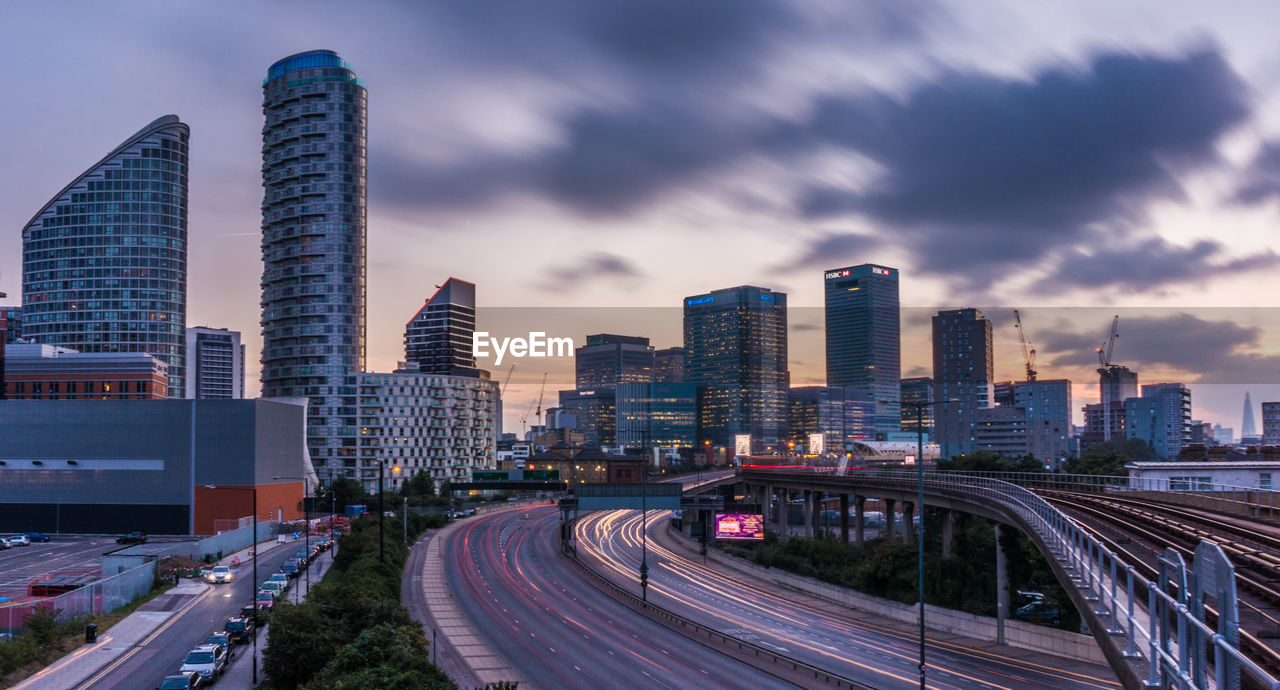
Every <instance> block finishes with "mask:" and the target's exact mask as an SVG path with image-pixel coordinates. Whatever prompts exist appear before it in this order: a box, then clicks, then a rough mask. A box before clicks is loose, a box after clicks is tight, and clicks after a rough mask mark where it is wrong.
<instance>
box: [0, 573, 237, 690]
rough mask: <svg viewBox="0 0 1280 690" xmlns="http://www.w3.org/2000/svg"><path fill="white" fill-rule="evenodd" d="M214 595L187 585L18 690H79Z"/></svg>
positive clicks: (196, 585)
mask: <svg viewBox="0 0 1280 690" xmlns="http://www.w3.org/2000/svg"><path fill="white" fill-rule="evenodd" d="M211 591H213V590H212V588H211V587H210V586H209V585H207V584H205V583H203V582H200V581H198V580H188V581H186V582H183V583H181V584H179V585H177V586H176V587H174V588H173V589H170V590H169V591H168V592H165V593H164V594H162V595H160V596H158V597H156V598H155V599H153V600H151V601H149V602H147V603H146V604H143V605H142V606H141V607H139V608H138V610H137V611H134V612H133V613H131V614H129V615H128V616H125V618H124V619H123V620H121V621H120V622H119V623H116V624H115V625H113V626H111V627H110V628H109V629H107V630H106V631H105V632H103V633H102V634H101V635H99V636H98V641H97V642H95V643H93V644H86V645H82V646H81V647H80V648H79V649H77V650H75V651H74V652H71V653H70V654H68V655H66V656H64V657H62V658H61V659H59V660H58V661H55V662H54V663H52V664H50V665H49V666H48V667H46V668H45V669H44V670H42V671H40V672H39V673H37V674H35V675H33V676H31V677H30V678H27V679H26V680H24V681H22V682H21V683H19V684H17V685H16V686H14V687H15V689H16V688H22V689H23V690H26V689H28V688H30V689H32V690H34V689H35V688H72V687H75V686H77V685H79V684H80V683H83V682H84V681H85V680H88V679H89V678H90V677H92V676H93V675H94V674H95V673H97V672H98V671H100V670H102V669H103V668H106V666H107V665H108V664H110V663H111V662H113V661H115V660H116V659H117V658H118V657H119V656H120V655H121V654H124V653H125V652H127V651H128V650H129V649H131V648H132V647H134V646H136V645H138V644H141V643H142V642H143V641H144V640H146V639H147V638H148V637H151V636H152V635H155V634H157V633H159V632H160V631H162V630H164V629H165V628H166V627H168V625H171V624H172V620H171V619H176V617H177V615H178V614H179V613H181V612H182V611H185V610H186V609H187V608H188V607H189V606H191V605H193V604H194V603H195V602H196V601H199V600H200V599H201V598H202V597H204V596H207V595H208V594H209V592H211Z"/></svg>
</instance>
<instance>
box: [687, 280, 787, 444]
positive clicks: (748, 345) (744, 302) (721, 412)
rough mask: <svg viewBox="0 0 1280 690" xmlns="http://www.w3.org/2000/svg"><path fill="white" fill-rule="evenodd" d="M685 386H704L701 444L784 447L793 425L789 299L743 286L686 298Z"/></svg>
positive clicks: (699, 408)
mask: <svg viewBox="0 0 1280 690" xmlns="http://www.w3.org/2000/svg"><path fill="white" fill-rule="evenodd" d="M684 351H685V359H684V374H685V383H692V384H695V385H698V386H701V387H702V388H701V390H700V391H699V395H698V400H699V405H698V443H699V444H702V443H704V442H706V441H710V442H711V444H712V445H715V446H725V447H733V444H734V443H735V440H736V439H735V438H734V437H735V436H738V435H750V436H751V444H752V448H753V452H756V451H769V450H779V449H780V444H781V443H782V442H784V441H785V436H786V428H787V388H788V386H789V380H790V374H789V373H788V371H787V296H786V295H785V294H784V293H781V292H774V291H772V290H769V289H768V288H760V287H753V286H750V285H743V286H740V287H733V288H726V289H723V290H714V291H712V292H709V293H705V294H701V295H693V296H691V297H686V298H685V299H684Z"/></svg>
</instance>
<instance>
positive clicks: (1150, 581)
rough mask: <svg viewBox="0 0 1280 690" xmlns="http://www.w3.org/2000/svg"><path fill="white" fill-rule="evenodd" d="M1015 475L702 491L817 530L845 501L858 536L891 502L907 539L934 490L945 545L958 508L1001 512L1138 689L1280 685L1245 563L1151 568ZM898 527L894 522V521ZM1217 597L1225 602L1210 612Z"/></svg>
mask: <svg viewBox="0 0 1280 690" xmlns="http://www.w3.org/2000/svg"><path fill="white" fill-rule="evenodd" d="M1013 479H1014V478H1013V477H1009V476H1003V477H996V476H987V475H983V474H978V473H944V472H923V473H922V472H918V471H912V470H864V469H842V468H835V467H769V468H752V467H744V468H740V469H739V470H738V471H737V472H736V473H735V474H734V475H732V476H728V477H724V478H720V479H718V480H717V481H715V482H710V483H705V484H704V485H702V486H701V487H699V488H698V489H697V490H700V491H707V490H713V489H715V488H716V487H718V486H732V487H733V488H734V490H735V493H738V492H741V494H744V495H745V496H746V502H747V503H756V504H759V505H761V506H764V507H765V509H764V510H765V512H766V516H767V510H768V506H769V505H771V504H773V503H775V501H776V503H777V505H778V506H779V510H778V511H777V514H776V517H775V524H779V523H780V524H785V522H781V521H785V520H786V514H787V512H788V511H787V510H786V506H787V504H788V498H789V497H790V496H793V495H798V496H800V497H802V499H803V511H804V515H805V524H806V525H807V526H808V527H807V528H806V529H809V528H812V527H813V526H816V525H817V522H818V515H819V514H820V509H819V507H820V502H821V500H822V498H823V497H824V496H826V497H833V498H838V499H839V501H840V506H841V510H840V520H841V524H840V532H841V535H842V537H843V538H844V539H845V540H846V541H847V540H849V539H850V536H851V535H850V532H851V531H852V532H853V535H852V536H853V538H854V539H856V540H859V541H860V540H861V539H862V537H863V526H864V512H863V509H862V508H863V504H864V502H865V501H866V500H867V499H879V500H881V501H883V502H884V505H885V506H886V513H893V512H897V511H901V513H902V516H903V520H902V534H901V536H902V538H903V539H905V540H908V541H911V540H914V539H915V538H917V535H916V534H915V527H914V524H913V517H914V516H915V515H916V514H917V513H919V512H920V511H921V509H922V508H921V506H918V505H917V503H918V502H919V497H918V496H919V492H920V490H921V486H923V491H924V504H925V505H926V506H929V507H932V508H938V509H942V510H943V511H944V513H943V515H944V521H943V535H942V536H943V544H944V549H945V548H946V545H947V543H948V542H949V541H950V536H951V535H950V534H949V532H950V530H951V526H952V525H953V522H954V521H953V519H952V517H951V516H953V515H954V514H955V513H957V512H962V513H968V514H973V515H979V516H982V517H986V518H990V519H992V520H994V521H996V522H997V524H1001V525H1007V526H1010V527H1013V528H1016V529H1018V530H1020V531H1022V532H1023V533H1024V534H1026V535H1027V536H1028V537H1030V539H1031V540H1032V542H1033V543H1035V545H1036V547H1037V548H1038V549H1039V550H1040V552H1041V553H1042V554H1043V555H1044V556H1045V559H1046V561H1047V562H1048V563H1049V564H1050V566H1051V567H1052V569H1053V571H1054V574H1055V575H1056V576H1057V578H1058V580H1059V582H1061V583H1062V585H1063V587H1064V589H1065V590H1066V591H1067V593H1068V595H1069V596H1070V597H1071V599H1072V601H1073V602H1074V603H1075V605H1076V607H1077V609H1078V610H1079V611H1080V613H1081V616H1082V618H1083V619H1084V620H1085V621H1086V623H1087V624H1088V626H1089V629H1090V630H1091V631H1092V633H1093V636H1094V638H1095V639H1096V640H1097V641H1098V644H1099V646H1100V647H1101V649H1102V651H1103V653H1104V654H1105V655H1106V657H1107V659H1108V661H1109V662H1110V664H1111V666H1112V668H1113V669H1115V671H1116V673H1117V675H1118V677H1119V678H1120V680H1121V682H1123V683H1124V685H1125V686H1126V687H1129V688H1153V687H1178V688H1238V687H1241V683H1242V682H1243V683H1244V684H1245V687H1265V688H1272V689H1275V690H1280V682H1278V681H1277V680H1276V678H1275V677H1274V676H1273V675H1272V671H1270V670H1269V669H1267V668H1264V667H1263V666H1261V665H1259V664H1258V663H1256V662H1255V661H1254V660H1253V659H1252V658H1250V657H1249V656H1246V655H1245V654H1243V653H1242V652H1241V650H1240V634H1239V629H1238V627H1239V626H1238V615H1237V614H1236V599H1235V570H1234V566H1233V564H1232V563H1231V561H1230V560H1229V558H1228V557H1227V555H1226V553H1225V552H1224V551H1223V549H1222V548H1221V547H1220V546H1219V545H1218V544H1216V543H1214V542H1211V541H1208V540H1205V541H1202V542H1201V543H1200V544H1199V545H1198V546H1197V547H1196V548H1195V551H1194V553H1195V558H1194V559H1193V561H1192V562H1190V563H1188V562H1187V560H1186V559H1185V558H1184V557H1183V555H1182V553H1180V552H1178V551H1176V550H1173V549H1170V550H1168V551H1167V552H1166V553H1165V554H1163V555H1162V556H1161V557H1160V567H1159V569H1158V570H1157V571H1156V572H1150V571H1149V569H1148V568H1147V567H1146V566H1145V565H1144V564H1141V563H1131V562H1128V561H1127V560H1126V559H1125V556H1127V554H1123V555H1122V554H1121V553H1120V552H1118V551H1117V549H1116V548H1115V544H1114V543H1108V542H1105V541H1104V540H1101V539H1099V538H1098V536H1097V535H1096V534H1095V533H1094V532H1093V531H1091V530H1088V529H1086V528H1084V527H1083V526H1082V525H1081V524H1080V523H1079V522H1078V521H1077V520H1074V519H1072V518H1070V517H1068V516H1067V515H1066V514H1065V513H1063V512H1062V511H1061V510H1060V509H1058V508H1057V507H1056V506H1054V505H1053V504H1051V503H1050V502H1049V501H1047V500H1045V498H1044V497H1042V496H1040V495H1038V494H1037V493H1036V492H1034V491H1032V490H1031V489H1029V488H1027V487H1025V486H1021V485H1019V483H1015V481H1012V480H1013ZM850 507H852V508H853V513H854V515H853V519H852V524H851V520H850V516H849V512H850V511H849V508H850ZM886 524H887V525H889V526H890V529H892V524H893V520H891V519H890V520H887V521H886ZM922 524H923V522H922ZM1130 560H1132V559H1130ZM1153 576H1154V577H1153ZM1001 590H1002V591H1003V590H1004V588H1003V587H1002V588H1001ZM1208 602H1212V604H1213V605H1214V606H1215V607H1216V609H1215V608H1211V607H1206V603H1208ZM1219 614H1221V615H1219Z"/></svg>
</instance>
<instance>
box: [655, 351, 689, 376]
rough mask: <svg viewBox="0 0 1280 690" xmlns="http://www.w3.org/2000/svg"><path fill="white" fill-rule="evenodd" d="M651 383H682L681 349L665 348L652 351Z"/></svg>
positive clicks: (682, 363)
mask: <svg viewBox="0 0 1280 690" xmlns="http://www.w3.org/2000/svg"><path fill="white" fill-rule="evenodd" d="M653 382H654V383H684V348H683V347H666V348H663V349H661V350H654V351H653Z"/></svg>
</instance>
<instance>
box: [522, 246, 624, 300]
mask: <svg viewBox="0 0 1280 690" xmlns="http://www.w3.org/2000/svg"><path fill="white" fill-rule="evenodd" d="M642 277H644V274H643V273H641V272H640V270H639V269H637V268H636V267H635V266H633V265H632V264H631V262H629V261H627V260H626V259H624V258H622V257H621V256H618V255H617V254H610V253H609V252H593V253H591V254H587V255H584V256H581V257H578V259H577V260H576V261H572V262H568V263H564V264H561V265H559V266H554V267H552V268H550V269H549V270H547V278H546V280H545V281H543V282H542V283H541V284H540V287H541V288H542V289H543V290H545V291H547V292H561V291H565V290H569V289H571V288H574V287H577V286H578V285H581V284H583V283H588V282H591V281H593V280H596V279H625V280H632V279H637V278H642Z"/></svg>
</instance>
